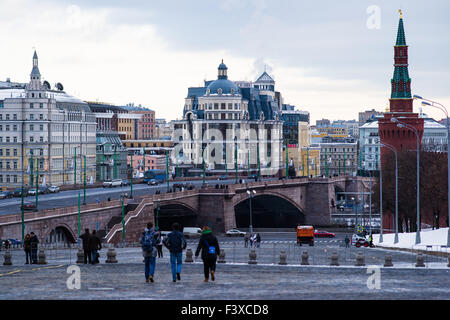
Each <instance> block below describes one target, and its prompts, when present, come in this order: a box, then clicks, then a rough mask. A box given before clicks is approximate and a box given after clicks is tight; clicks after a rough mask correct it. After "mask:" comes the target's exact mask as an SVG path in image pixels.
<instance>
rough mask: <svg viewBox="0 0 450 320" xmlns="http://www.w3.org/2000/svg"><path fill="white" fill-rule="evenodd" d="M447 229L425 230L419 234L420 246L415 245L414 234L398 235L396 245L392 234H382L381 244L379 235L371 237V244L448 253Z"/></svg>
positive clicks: (449, 249) (449, 250)
mask: <svg viewBox="0 0 450 320" xmlns="http://www.w3.org/2000/svg"><path fill="white" fill-rule="evenodd" d="M447 234H448V228H441V229H438V230H432V229H426V230H422V231H421V232H420V240H421V242H420V244H418V245H416V244H415V243H416V233H415V232H410V233H400V232H399V234H398V243H394V236H395V234H394V233H388V234H383V242H381V243H380V235H379V234H375V235H374V236H373V243H374V244H375V245H376V246H380V247H389V248H405V249H418V250H427V251H441V252H450V248H448V247H447Z"/></svg>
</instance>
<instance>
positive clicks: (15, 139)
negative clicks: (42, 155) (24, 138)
mask: <svg viewBox="0 0 450 320" xmlns="http://www.w3.org/2000/svg"><path fill="white" fill-rule="evenodd" d="M0 142H1V140H0ZM14 142H17V137H14Z"/></svg>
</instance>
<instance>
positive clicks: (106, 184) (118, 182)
mask: <svg viewBox="0 0 450 320" xmlns="http://www.w3.org/2000/svg"><path fill="white" fill-rule="evenodd" d="M121 186H122V179H113V180H105V181H103V188H112V187H121Z"/></svg>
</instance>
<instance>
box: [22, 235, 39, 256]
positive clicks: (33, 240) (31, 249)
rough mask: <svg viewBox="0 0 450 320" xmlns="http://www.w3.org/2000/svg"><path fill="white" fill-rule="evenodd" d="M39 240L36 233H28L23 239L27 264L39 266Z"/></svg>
mask: <svg viewBox="0 0 450 320" xmlns="http://www.w3.org/2000/svg"><path fill="white" fill-rule="evenodd" d="M38 244H39V239H38V237H37V235H36V234H35V233H34V232H31V233H27V234H26V235H25V238H24V239H23V250H24V251H25V259H26V262H25V264H37V263H38V257H37V250H38Z"/></svg>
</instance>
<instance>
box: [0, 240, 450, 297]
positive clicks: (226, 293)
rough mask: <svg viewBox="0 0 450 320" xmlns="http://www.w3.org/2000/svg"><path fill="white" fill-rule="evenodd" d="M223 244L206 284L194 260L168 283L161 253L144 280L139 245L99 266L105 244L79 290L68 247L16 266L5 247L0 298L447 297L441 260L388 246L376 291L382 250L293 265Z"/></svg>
mask: <svg viewBox="0 0 450 320" xmlns="http://www.w3.org/2000/svg"><path fill="white" fill-rule="evenodd" d="M230 246H231V247H227V245H226V244H224V245H223V248H224V249H225V250H226V251H228V252H229V254H227V258H226V259H227V263H226V264H218V266H217V272H216V274H217V276H216V277H217V279H216V281H215V282H211V281H210V282H209V283H204V282H203V265H202V263H201V262H200V261H197V262H196V263H184V264H183V270H182V275H181V276H182V280H181V281H180V282H177V283H172V280H171V279H172V277H171V272H170V264H169V260H168V257H167V251H165V252H164V253H165V256H164V258H161V259H158V260H157V266H156V272H155V279H156V281H155V283H150V284H147V283H145V279H144V265H143V263H142V262H143V261H142V260H143V258H142V255H141V252H140V248H117V249H116V251H117V260H118V261H119V262H118V263H117V264H105V263H104V260H105V255H106V250H102V258H101V260H100V261H101V262H102V263H101V264H99V265H95V266H91V265H84V264H82V265H79V266H80V279H81V289H80V290H76V289H75V290H69V289H68V288H67V284H66V281H67V279H68V278H69V277H70V274H69V273H67V268H68V266H70V265H71V264H74V263H75V261H76V250H67V249H66V250H65V251H64V250H61V252H60V253H59V256H57V257H56V255H55V257H53V256H52V253H51V252H50V250H48V251H47V252H48V256H47V257H48V259H47V260H48V262H49V264H47V265H23V262H24V256H21V254H23V253H22V252H21V251H17V252H13V263H14V265H13V266H3V265H0V288H2V290H0V299H2V300H6V299H70V300H72V299H73V300H77V299H158V300H165V299H180V300H191V299H192V300H207V299H213V300H214V299H226V300H227V299H238V300H241V299H250V300H258V299H261V300H267V299H275V300H277V299H282V300H293V299H343V300H348V299H450V289H449V288H450V277H449V275H450V268H448V267H446V263H445V262H444V259H442V258H441V260H435V261H432V262H428V263H427V267H426V268H415V267H414V266H413V263H412V258H411V257H415V255H412V254H409V253H398V252H392V254H393V260H394V267H393V268H381V269H380V289H373V290H372V289H369V288H368V286H367V283H368V279H369V277H370V276H372V273H371V272H370V273H368V266H369V265H371V264H377V265H379V266H382V263H381V264H380V261H375V262H377V263H371V261H370V257H371V255H373V256H375V257H376V259H375V260H377V259H381V257H384V254H385V253H386V250H382V249H368V250H372V251H370V254H369V253H367V252H366V257H367V258H366V264H367V266H366V267H355V266H352V264H354V259H353V258H352V259H353V260H352V259H349V262H350V260H352V261H351V263H348V264H347V265H344V266H342V265H341V266H339V267H331V266H327V264H329V261H327V260H326V259H323V261H325V262H327V263H322V265H319V263H315V264H313V265H310V266H300V265H299V264H300V263H299V261H296V260H295V259H294V257H295V256H296V254H294V253H291V255H290V256H291V257H292V259H291V261H289V259H288V263H289V265H287V266H280V265H278V261H279V260H278V258H277V259H274V257H273V255H272V254H268V253H269V251H270V248H269V247H266V248H264V247H263V246H262V247H261V248H259V249H257V250H258V251H259V256H258V264H257V265H248V264H247V260H248V249H245V248H239V249H238V248H232V246H233V245H232V244H230ZM280 248H281V247H277V248H276V251H278V249H280ZM284 248H285V249H288V247H284ZM232 249H235V250H234V255H235V257H234V258H233V257H232V255H233V254H232V252H233V250H232ZM303 249H305V250H310V249H312V248H307V249H306V248H299V250H298V253H299V252H301V251H300V250H303ZM316 249H317V250H321V251H322V252H323V250H325V249H323V248H316ZM340 249H341V250H351V251H349V255H350V253H353V250H357V249H356V248H353V249H346V248H340ZM289 250H292V251H293V252H294V250H295V249H294V248H291V249H289ZM358 250H359V249H358ZM258 251H257V252H258ZM286 251H287V250H286ZM63 252H64V253H63ZM3 253H4V252H3V251H2V252H1V254H2V255H3ZM264 253H266V256H265V255H264ZM311 254H312V252H311ZM317 254H318V253H317ZM2 255H1V256H0V258H1V259H2V260H1V261H3V256H2ZM402 257H403V258H402ZM432 258H433V259H435V258H439V257H432ZM367 259H369V261H367ZM401 259H403V261H402V262H399V260H401ZM233 260H234V261H233ZM274 260H276V261H274ZM316 260H320V259H316ZM183 261H184V258H183Z"/></svg>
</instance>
